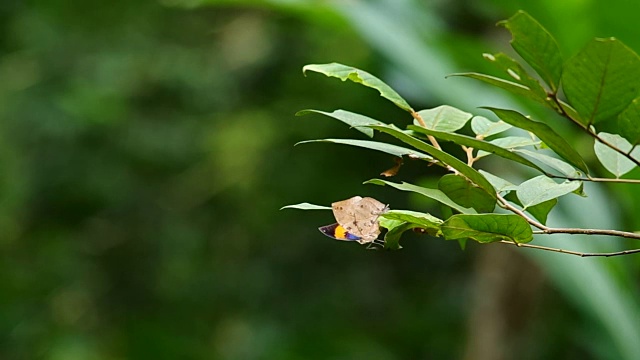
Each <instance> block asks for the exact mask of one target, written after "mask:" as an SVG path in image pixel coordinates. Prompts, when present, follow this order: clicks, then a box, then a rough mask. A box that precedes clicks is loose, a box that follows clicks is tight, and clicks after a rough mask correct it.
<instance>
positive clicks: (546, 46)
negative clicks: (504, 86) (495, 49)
mask: <svg viewBox="0 0 640 360" xmlns="http://www.w3.org/2000/svg"><path fill="white" fill-rule="evenodd" d="M499 25H503V26H504V27H506V28H507V29H508V30H509V31H510V32H511V36H512V39H511V46H512V47H513V49H514V50H515V51H516V52H517V53H518V54H519V55H520V56H522V58H523V59H524V60H525V61H526V62H527V63H528V64H529V65H531V67H532V68H533V69H534V70H535V71H536V72H537V73H538V75H540V77H541V78H542V79H543V80H544V81H545V82H546V83H547V85H549V87H550V88H551V90H552V91H553V92H556V90H557V89H558V84H559V83H560V77H561V76H562V56H561V55H560V49H559V48H558V43H557V42H556V40H555V39H554V38H553V36H551V34H550V33H549V32H548V31H547V29H545V28H544V27H542V25H540V23H538V22H537V21H536V20H535V19H534V18H532V17H531V16H530V15H529V14H527V13H526V12H524V11H518V12H517V13H516V14H515V15H514V16H512V17H511V18H510V19H509V20H505V21H501V22H500V23H499Z"/></svg>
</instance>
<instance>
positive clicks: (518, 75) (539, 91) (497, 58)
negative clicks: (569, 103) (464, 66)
mask: <svg viewBox="0 0 640 360" xmlns="http://www.w3.org/2000/svg"><path fill="white" fill-rule="evenodd" d="M483 56H484V58H485V59H487V60H489V61H491V62H492V63H493V64H495V65H496V66H498V67H499V68H501V69H502V70H504V71H505V72H506V73H507V74H508V75H509V76H511V78H513V80H514V81H515V82H517V83H519V84H521V85H524V86H526V87H528V88H529V90H531V93H533V94H534V96H536V100H538V101H539V102H541V103H543V104H547V97H548V96H547V91H546V90H545V89H544V88H543V87H542V85H540V83H539V82H538V80H537V79H535V78H533V77H532V76H531V75H529V74H528V73H527V71H526V70H525V69H524V68H523V67H522V65H520V64H519V63H518V62H517V61H516V60H514V59H513V58H511V57H509V56H507V55H506V54H504V53H497V54H493V55H491V54H484V55H483Z"/></svg>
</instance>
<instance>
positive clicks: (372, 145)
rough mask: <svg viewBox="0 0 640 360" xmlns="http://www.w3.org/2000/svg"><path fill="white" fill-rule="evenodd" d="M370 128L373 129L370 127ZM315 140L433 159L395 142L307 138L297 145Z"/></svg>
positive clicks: (399, 155) (400, 155)
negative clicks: (394, 143)
mask: <svg viewBox="0 0 640 360" xmlns="http://www.w3.org/2000/svg"><path fill="white" fill-rule="evenodd" d="M368 130H371V129H368ZM315 142H328V143H334V144H344V145H351V146H358V147H362V148H366V149H371V150H376V151H381V152H384V153H387V154H391V155H393V156H397V157H402V156H405V155H407V156H410V157H413V158H418V159H426V160H431V159H433V158H432V157H431V156H429V155H427V154H423V153H421V152H418V151H415V150H411V149H407V148H403V147H401V146H397V145H393V144H387V143H383V142H378V141H369V140H352V139H322V140H307V141H300V142H299V143H297V144H296V145H299V144H308V143H315Z"/></svg>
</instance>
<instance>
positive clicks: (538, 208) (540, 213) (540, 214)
mask: <svg viewBox="0 0 640 360" xmlns="http://www.w3.org/2000/svg"><path fill="white" fill-rule="evenodd" d="M557 204H558V199H557V198H556V199H551V200H547V201H544V202H541V203H540V204H538V205H534V206H531V207H529V208H527V211H528V212H529V214H531V215H533V217H534V218H536V219H537V220H538V221H540V222H541V223H542V225H546V224H547V215H549V212H550V211H551V210H552V209H553V208H554V207H555V206H556V205H557Z"/></svg>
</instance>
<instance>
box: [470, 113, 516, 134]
mask: <svg viewBox="0 0 640 360" xmlns="http://www.w3.org/2000/svg"><path fill="white" fill-rule="evenodd" d="M511 128H512V126H511V125H509V124H507V123H506V122H504V121H502V120H500V121H491V120H489V119H487V118H486V117H483V116H474V117H473V119H471V130H473V132H474V133H475V134H476V135H477V136H479V137H481V138H483V139H484V138H488V137H489V136H491V135H495V134H499V133H501V132H503V131H507V130H509V129H511Z"/></svg>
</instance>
